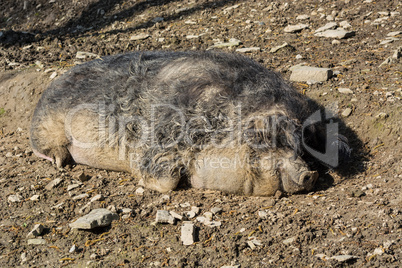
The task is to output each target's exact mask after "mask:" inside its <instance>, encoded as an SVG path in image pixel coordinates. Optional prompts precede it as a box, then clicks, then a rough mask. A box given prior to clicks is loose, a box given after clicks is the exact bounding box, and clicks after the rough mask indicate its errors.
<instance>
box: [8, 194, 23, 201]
mask: <svg viewBox="0 0 402 268" xmlns="http://www.w3.org/2000/svg"><path fill="white" fill-rule="evenodd" d="M22 200H23V198H22V196H21V195H19V194H12V195H9V196H8V202H11V203H19V202H21V201H22Z"/></svg>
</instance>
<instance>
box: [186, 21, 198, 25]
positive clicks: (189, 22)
mask: <svg viewBox="0 0 402 268" xmlns="http://www.w3.org/2000/svg"><path fill="white" fill-rule="evenodd" d="M184 23H185V24H192V25H195V24H197V22H195V21H193V20H186V21H185V22H184Z"/></svg>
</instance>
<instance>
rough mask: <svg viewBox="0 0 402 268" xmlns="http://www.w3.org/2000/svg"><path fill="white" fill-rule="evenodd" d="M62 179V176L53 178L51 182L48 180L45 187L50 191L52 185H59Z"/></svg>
mask: <svg viewBox="0 0 402 268" xmlns="http://www.w3.org/2000/svg"><path fill="white" fill-rule="evenodd" d="M62 181H63V179H62V178H57V179H54V180H52V181H51V182H49V183H48V184H47V185H46V186H45V189H46V190H48V191H50V190H52V189H53V188H54V187H57V186H59V185H60V183H61V182H62Z"/></svg>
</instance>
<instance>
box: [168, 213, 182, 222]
mask: <svg viewBox="0 0 402 268" xmlns="http://www.w3.org/2000/svg"><path fill="white" fill-rule="evenodd" d="M169 213H170V215H172V216H173V218H175V219H178V220H180V221H181V220H182V219H183V216H182V215H180V214H179V213H177V212H174V211H169Z"/></svg>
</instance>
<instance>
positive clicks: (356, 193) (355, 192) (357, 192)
mask: <svg viewBox="0 0 402 268" xmlns="http://www.w3.org/2000/svg"><path fill="white" fill-rule="evenodd" d="M364 195H365V193H364V192H363V191H362V190H361V189H351V190H350V191H349V196H350V197H362V196H364Z"/></svg>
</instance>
